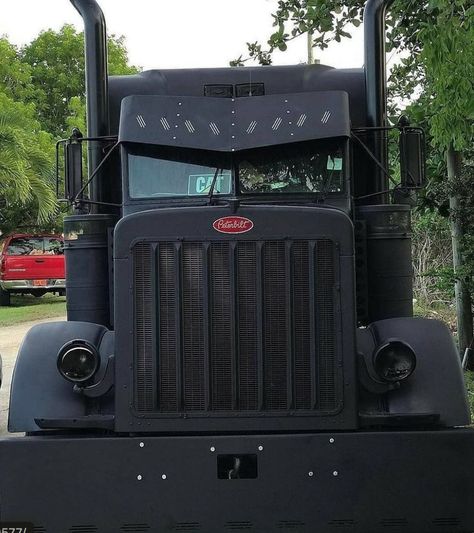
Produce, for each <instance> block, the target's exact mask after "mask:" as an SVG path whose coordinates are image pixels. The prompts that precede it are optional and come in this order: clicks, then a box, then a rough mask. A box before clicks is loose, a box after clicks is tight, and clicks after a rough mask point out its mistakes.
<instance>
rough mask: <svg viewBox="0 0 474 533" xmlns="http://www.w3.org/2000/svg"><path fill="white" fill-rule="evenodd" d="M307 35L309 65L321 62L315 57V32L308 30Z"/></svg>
mask: <svg viewBox="0 0 474 533" xmlns="http://www.w3.org/2000/svg"><path fill="white" fill-rule="evenodd" d="M306 35H307V39H308V65H314V64H317V63H319V60H318V59H314V46H313V32H312V31H308V33H307V34H306Z"/></svg>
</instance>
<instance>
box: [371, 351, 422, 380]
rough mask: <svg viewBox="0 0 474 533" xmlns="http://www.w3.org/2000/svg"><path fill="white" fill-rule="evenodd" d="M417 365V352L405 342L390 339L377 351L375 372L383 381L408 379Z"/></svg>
mask: <svg viewBox="0 0 474 533" xmlns="http://www.w3.org/2000/svg"><path fill="white" fill-rule="evenodd" d="M415 367H416V356H415V352H414V351H413V350H412V349H411V348H410V346H408V345H407V344H405V343H404V342H401V341H390V342H388V343H386V344H384V345H383V346H381V347H380V348H379V349H378V350H377V351H376V352H375V355H374V368H375V372H376V373H377V375H378V377H379V378H380V379H381V380H383V381H386V382H389V383H394V382H397V381H402V380H404V379H407V378H409V377H410V376H411V375H412V374H413V371H414V370H415Z"/></svg>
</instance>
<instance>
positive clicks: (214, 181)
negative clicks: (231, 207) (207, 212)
mask: <svg viewBox="0 0 474 533" xmlns="http://www.w3.org/2000/svg"><path fill="white" fill-rule="evenodd" d="M219 172H221V174H222V169H221V168H216V172H215V174H214V177H213V178H212V183H211V188H210V189H209V194H208V195H207V199H208V203H209V205H212V200H213V198H214V189H215V187H216V183H217V178H218V176H219Z"/></svg>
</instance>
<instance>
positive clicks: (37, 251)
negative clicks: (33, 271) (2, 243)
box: [6, 237, 44, 255]
mask: <svg viewBox="0 0 474 533" xmlns="http://www.w3.org/2000/svg"><path fill="white" fill-rule="evenodd" d="M6 253H7V255H43V254H44V242H43V239H42V238H31V237H18V238H16V239H12V240H11V241H10V244H9V245H8V248H7V251H6Z"/></svg>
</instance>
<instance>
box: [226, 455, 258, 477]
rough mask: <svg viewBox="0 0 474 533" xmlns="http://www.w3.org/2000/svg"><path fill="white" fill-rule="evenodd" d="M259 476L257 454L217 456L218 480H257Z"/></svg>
mask: <svg viewBox="0 0 474 533" xmlns="http://www.w3.org/2000/svg"><path fill="white" fill-rule="evenodd" d="M257 474H258V470H257V456H256V455H255V454H245V455H218V456H217V478H218V479H256V478H257Z"/></svg>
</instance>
